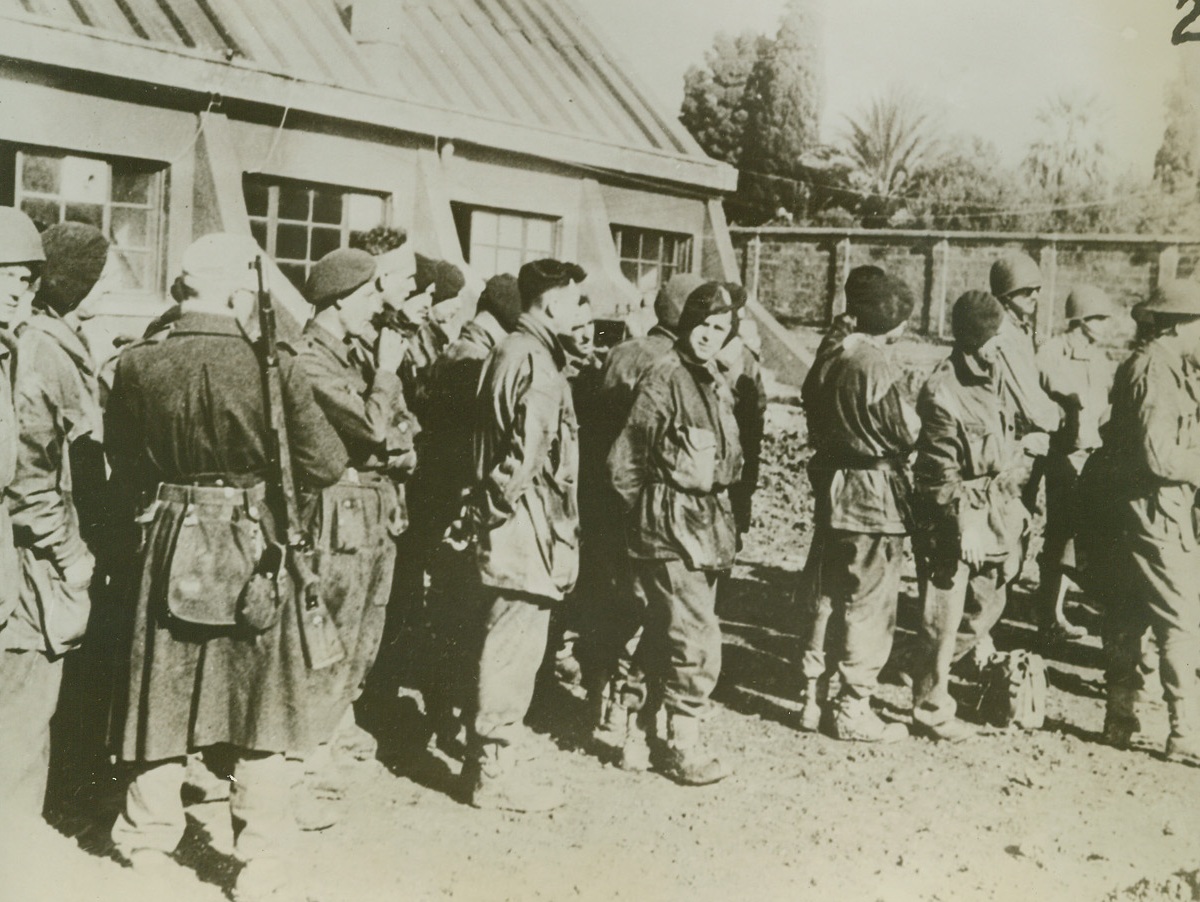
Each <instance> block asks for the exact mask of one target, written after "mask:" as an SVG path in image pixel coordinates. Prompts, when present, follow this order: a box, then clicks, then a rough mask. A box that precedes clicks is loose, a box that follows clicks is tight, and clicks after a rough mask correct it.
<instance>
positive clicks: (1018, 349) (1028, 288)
mask: <svg viewBox="0 0 1200 902" xmlns="http://www.w3.org/2000/svg"><path fill="white" fill-rule="evenodd" d="M988 281H989V282H990V283H991V288H992V294H993V295H994V296H995V297H996V299H997V300H999V301H1000V303H1001V305H1002V306H1003V307H1004V319H1003V320H1002V321H1001V323H1000V332H999V334H998V335H997V336H996V371H997V373H998V375H999V379H1000V383H999V385H1000V391H1001V392H1002V393H1003V394H1005V395H1007V397H1008V403H1009V404H1010V405H1011V406H1012V407H1013V409H1014V410H1015V411H1016V413H1017V437H1018V438H1024V437H1025V436H1029V435H1033V434H1038V435H1039V437H1038V438H1035V439H1028V440H1027V441H1026V443H1027V446H1028V447H1029V448H1030V449H1031V450H1032V451H1034V452H1035V453H1036V458H1035V461H1034V464H1033V466H1032V468H1031V469H1030V473H1029V478H1028V480H1027V482H1026V484H1025V485H1024V486H1023V487H1022V490H1021V492H1022V500H1023V501H1024V503H1025V507H1026V508H1028V509H1029V510H1030V511H1032V510H1034V508H1035V507H1036V506H1037V494H1038V484H1039V482H1040V481H1041V474H1042V472H1043V466H1044V455H1045V454H1046V450H1047V448H1048V447H1049V435H1048V434H1049V433H1051V432H1054V431H1056V430H1057V429H1058V427H1059V421H1060V417H1059V411H1058V405H1056V404H1055V403H1054V401H1053V400H1051V398H1050V396H1049V395H1047V394H1046V392H1045V391H1044V390H1043V389H1042V384H1041V382H1040V380H1039V378H1038V366H1037V358H1036V353H1037V352H1036V346H1037V310H1038V299H1039V297H1040V296H1041V291H1042V271H1041V270H1040V269H1039V268H1038V265H1037V263H1035V262H1034V261H1033V258H1032V257H1029V256H1028V255H1026V254H1021V253H1014V254H1010V255H1008V256H1006V257H1001V258H1000V259H999V260H997V261H996V262H995V263H993V264H992V269H991V272H990V273H989V280H988ZM1051 300H1053V299H1051Z"/></svg>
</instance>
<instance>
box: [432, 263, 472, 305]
mask: <svg viewBox="0 0 1200 902" xmlns="http://www.w3.org/2000/svg"><path fill="white" fill-rule="evenodd" d="M466 285H467V280H466V279H465V278H463V273H462V270H461V269H459V268H458V267H457V266H455V265H454V264H453V263H451V262H450V261H449V260H439V261H438V262H437V267H436V270H435V273H434V279H433V302H434V303H435V304H440V303H441V302H442V301H448V300H450V299H451V298H456V297H458V296H459V294H460V293H461V292H462V290H463V288H465V287H466Z"/></svg>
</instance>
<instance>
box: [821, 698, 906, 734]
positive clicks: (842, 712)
mask: <svg viewBox="0 0 1200 902" xmlns="http://www.w3.org/2000/svg"><path fill="white" fill-rule="evenodd" d="M833 737H834V738H835V739H843V740H848V741H851V742H899V741H900V740H901V739H907V738H908V728H907V727H905V726H904V724H902V723H888V722H887V721H885V720H882V719H881V718H880V717H879V715H878V714H876V713H875V712H874V711H872V710H871V700H870V699H869V698H855V697H854V696H851V695H843V696H841V697H840V698H839V699H838V700H837V707H836V710H835V711H834V715H833Z"/></svg>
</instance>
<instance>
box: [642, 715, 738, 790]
mask: <svg viewBox="0 0 1200 902" xmlns="http://www.w3.org/2000/svg"><path fill="white" fill-rule="evenodd" d="M658 759H659V760H658V761H657V762H656V763H657V766H658V770H659V771H660V772H661V773H662V774H663V776H665V777H668V778H670V779H672V780H674V781H675V782H676V783H680V784H682V785H684V786H707V785H708V784H710V783H716V782H718V781H720V780H724V779H725V778H726V777H728V776H729V774H730V773H731V771H730V770H729V768H727V767H726V766H725V765H724V764H723V763H722V762H721V759H720V758H718V757H717V756H716V755H714V754H712V753H711V752H709V751H708V750H707V749H706V748H705V747H704V744H703V743H702V742H701V741H700V722H699V721H698V720H697V719H696V718H694V717H669V718H668V719H667V740H666V742H665V743H663V744H662V746H661V751H660V753H659V755H658Z"/></svg>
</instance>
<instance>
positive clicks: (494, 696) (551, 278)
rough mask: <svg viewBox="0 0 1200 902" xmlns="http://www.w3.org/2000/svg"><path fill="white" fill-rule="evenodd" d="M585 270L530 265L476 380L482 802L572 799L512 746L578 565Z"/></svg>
mask: <svg viewBox="0 0 1200 902" xmlns="http://www.w3.org/2000/svg"><path fill="white" fill-rule="evenodd" d="M584 278H586V273H585V272H584V271H583V270H582V269H581V268H580V267H578V266H576V265H575V264H573V263H561V262H559V261H558V260H537V261H534V262H532V263H526V264H525V265H524V266H522V267H521V271H520V273H519V274H518V276H517V285H518V289H519V290H520V293H521V303H522V306H523V308H524V312H523V313H522V314H521V319H520V321H519V322H518V323H517V329H516V331H515V332H513V334H512V335H510V336H509V337H508V338H506V339H505V340H504V341H503V342H502V343H501V344H500V345H499V346H497V347H496V349H495V350H494V351H493V352H492V353H491V355H490V356H489V357H488V359H487V362H486V363H485V364H484V368H483V374H482V376H481V377H480V380H479V390H478V395H477V398H476V410H475V433H474V443H473V444H474V452H475V489H474V494H473V498H474V501H473V505H472V510H471V517H472V520H473V521H474V523H475V524H476V528H477V531H478V534H477V539H478V547H477V560H478V563H479V574H480V580H481V582H482V584H483V590H484V592H485V594H486V595H487V597H488V601H487V602H486V605H485V609H484V614H483V619H484V623H483V625H482V626H483V634H482V643H481V648H480V657H479V669H478V673H477V679H478V683H477V691H476V697H475V710H474V722H473V723H472V726H471V730H470V735H469V737H468V741H469V743H470V748H469V751H468V759H467V762H466V765H465V766H464V768H463V779H464V782H465V783H466V788H467V791H468V793H469V794H470V801H471V804H472V805H475V806H476V807H478V808H504V809H509V810H514V811H538V810H547V809H551V808H555V807H557V806H558V805H560V804H561V803H562V801H563V797H562V795H561V791H560V790H558V788H557V787H552V786H548V785H541V784H537V783H534V782H532V781H531V780H530V779H529V778H528V776H527V775H526V774H525V773H523V772H522V769H521V767H520V765H519V764H518V762H517V761H516V760H515V757H514V752H515V749H514V748H513V745H514V743H515V742H519V740H520V738H521V736H522V721H524V719H525V715H526V714H527V713H528V710H529V704H530V702H531V701H532V700H533V691H534V684H535V681H536V678H537V673H538V670H539V668H540V667H541V664H542V659H543V657H544V656H545V654H546V644H547V641H548V639H549V628H550V609H551V606H552V605H553V604H554V603H556V602H561V601H562V599H563V597H564V595H565V594H566V593H567V592H569V591H570V590H571V589H572V588H573V587H574V585H575V579H576V577H577V576H578V574H579V512H578V499H577V496H576V480H577V478H578V473H579V449H578V447H577V438H576V429H577V427H576V422H575V408H574V405H573V404H572V403H571V386H570V385H569V383H568V382H567V374H566V372H565V370H566V366H567V356H566V352H565V351H564V350H563V347H562V339H561V336H563V335H566V334H568V333H570V332H571V330H572V329H574V328H575V326H576V324H577V323H578V322H579V318H580V315H581V305H582V294H581V293H580V289H579V283H581V282H582V281H583V280H584Z"/></svg>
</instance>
